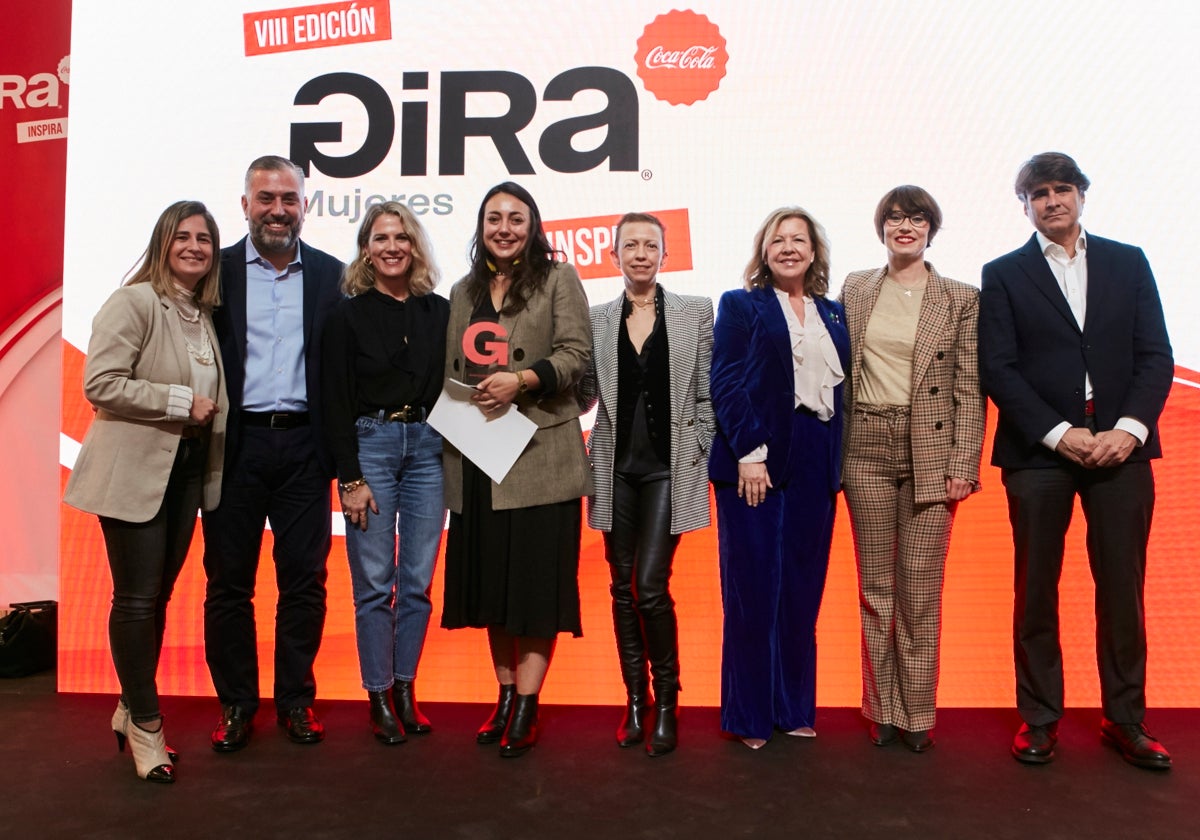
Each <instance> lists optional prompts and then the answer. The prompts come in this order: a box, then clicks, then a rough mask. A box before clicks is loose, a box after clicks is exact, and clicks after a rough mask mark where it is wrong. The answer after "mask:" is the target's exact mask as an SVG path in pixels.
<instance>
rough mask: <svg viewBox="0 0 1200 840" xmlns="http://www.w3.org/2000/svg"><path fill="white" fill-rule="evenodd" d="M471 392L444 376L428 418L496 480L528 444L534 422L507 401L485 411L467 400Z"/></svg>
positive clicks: (454, 380) (472, 392) (461, 450)
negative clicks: (496, 409)
mask: <svg viewBox="0 0 1200 840" xmlns="http://www.w3.org/2000/svg"><path fill="white" fill-rule="evenodd" d="M475 393H476V392H475V388H474V387H473V386H471V385H468V384H466V383H465V382H459V381H458V380H457V379H447V380H446V384H445V385H444V386H443V387H442V393H441V396H439V397H438V401H437V403H436V404H435V405H434V407H433V411H431V412H430V413H429V420H428V422H429V425H430V426H433V428H435V429H437V431H438V433H439V434H441V436H442V437H444V438H445V439H446V440H448V441H450V443H451V444H453V445H454V447H455V448H456V449H457V450H458V451H459V452H461V453H462V454H463V455H464V456H466V457H467V458H470V459H471V461H472V462H473V463H474V464H475V466H477V467H479V469H481V470H483V471H484V472H485V473H487V475H488V477H489V478H491V480H492V481H494V482H496V483H497V484H499V483H501V482H502V481H504V477H505V476H506V475H508V471H509V470H511V469H512V465H513V464H515V463H516V461H517V458H519V457H520V456H521V453H522V452H524V451H525V447H526V446H528V445H529V441H530V439H531V438H532V437H533V433H534V432H535V431H537V423H534V422H533V421H532V420H530V419H529V418H528V417H526V416H525V415H524V414H522V413H521V412H520V411H518V410H517V409H516V408H515V407H514V406H513V405H511V404H509V405H506V406H505V407H504V410H503V411H500V412H497V413H495V414H492V415H485V414H484V413H483V412H482V411H480V410H479V407H478V406H477V405H475V403H473V402H471V396H472V395H473V394H475Z"/></svg>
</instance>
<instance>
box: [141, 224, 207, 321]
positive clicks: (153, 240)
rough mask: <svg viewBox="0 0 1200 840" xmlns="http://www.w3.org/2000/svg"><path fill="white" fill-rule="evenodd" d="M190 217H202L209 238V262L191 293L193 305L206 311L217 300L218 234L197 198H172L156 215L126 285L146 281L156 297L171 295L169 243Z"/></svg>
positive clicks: (172, 285)
mask: <svg viewBox="0 0 1200 840" xmlns="http://www.w3.org/2000/svg"><path fill="white" fill-rule="evenodd" d="M192 216H201V217H203V218H204V224H205V226H206V227H207V228H208V235H209V236H210V237H212V247H213V255H212V263H211V264H210V265H209V267H208V273H207V274H205V275H204V277H203V278H201V280H200V282H199V283H197V284H196V288H195V291H193V293H192V294H193V296H194V298H195V300H196V305H197V306H199V307H200V308H201V309H203V310H205V311H206V312H211V311H212V310H213V307H215V306H217V305H218V304H220V302H221V280H220V278H221V233H220V231H219V230H217V221H216V219H214V218H213V217H212V213H209V212H208V208H207V207H205V206H204V205H203V204H202V203H200V202H199V201H176V202H175V203H174V204H172V205H171V206H169V207H168V208H167V209H166V210H163V211H162V214H161V215H160V216H159V217H158V221H157V222H155V223H154V230H153V231H152V232H151V233H150V244H149V245H147V246H146V250H145V251H143V252H142V256H141V257H140V258H139V260H138V265H137V266H136V267H135V268H134V269H133V270H132V271H131V272H130V273H129V275H128V278H127V279H126V280H125V285H126V286H132V285H134V284H135V283H149V284H150V288H152V289H154V291H155V292H157V293H158V295H159V296H160V297H168V298H169V297H172V296H173V295H175V294H176V291H175V276H174V275H173V274H172V273H171V267H170V259H171V242H172V241H174V239H175V232H176V231H177V230H179V226H180V225H181V224H183V222H184V220H185V219H190V218H191V217H192Z"/></svg>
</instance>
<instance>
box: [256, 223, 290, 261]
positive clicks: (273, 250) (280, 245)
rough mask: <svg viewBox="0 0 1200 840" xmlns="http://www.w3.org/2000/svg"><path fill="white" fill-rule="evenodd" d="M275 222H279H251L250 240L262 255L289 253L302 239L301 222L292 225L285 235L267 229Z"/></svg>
mask: <svg viewBox="0 0 1200 840" xmlns="http://www.w3.org/2000/svg"><path fill="white" fill-rule="evenodd" d="M273 221H278V220H276V219H266V220H264V221H261V222H255V221H251V222H250V240H251V241H252V242H253V243H254V247H255V249H256V250H257V251H258V252H259V253H260V254H285V253H288V252H290V251H291V250H292V249H293V248H295V247H296V241H297V240H298V239H300V224H299V222H296V223H294V224H292V225H290V226H289V227H288V229H287V231H286V232H284V233H275V232H274V231H271V230H269V229H268V228H267V225H268V224H269V223H270V222H273Z"/></svg>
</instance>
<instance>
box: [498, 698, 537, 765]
mask: <svg viewBox="0 0 1200 840" xmlns="http://www.w3.org/2000/svg"><path fill="white" fill-rule="evenodd" d="M537 739H538V696H537V695H536V694H518V695H517V697H516V701H515V702H514V703H513V712H512V717H511V718H509V721H508V729H506V730H504V737H503V738H501V739H500V755H501V756H503V757H504V758H516V757H517V756H519V755H525V753H527V752H529V750H530V748H532V747H533V745H534V744H536V743H537Z"/></svg>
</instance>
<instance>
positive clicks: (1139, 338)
mask: <svg viewBox="0 0 1200 840" xmlns="http://www.w3.org/2000/svg"><path fill="white" fill-rule="evenodd" d="M982 287H983V288H982V292H981V296H980V303H979V374H980V380H981V382H982V385H983V389H984V392H985V393H986V394H987V395H988V396H989V397H991V399H992V401H993V402H994V403H995V404H996V407H997V408H998V409H999V410H1000V419H999V425H998V427H997V429H996V440H995V445H994V446H993V448H992V463H993V464H994V465H996V466H998V467H1002V468H1007V469H1028V468H1034V469H1036V468H1043V469H1044V468H1049V467H1057V466H1062V465H1064V464H1065V463H1067V462H1066V459H1064V458H1063V457H1062V456H1060V455H1058V454H1057V453H1055V452H1051V451H1050V450H1049V449H1047V448H1046V447H1045V446H1044V445H1043V444H1042V443H1041V440H1042V438H1043V437H1045V436H1046V434H1047V433H1048V432H1050V430H1051V429H1053V428H1054V427H1055V426H1057V425H1058V424H1059V423H1061V422H1063V421H1064V420H1065V421H1066V422H1068V423H1070V424H1071V425H1072V426H1083V425H1084V422H1085V420H1084V405H1085V394H1084V375H1085V373H1086V374H1088V375H1090V376H1091V380H1092V396H1093V401H1094V403H1095V410H1096V417H1095V420H1096V428H1097V429H1098V430H1099V431H1105V430H1108V429H1112V428H1113V426H1115V425H1116V422H1117V420H1119V419H1120V418H1121V417H1133V418H1135V419H1137V420H1139V421H1141V422H1142V423H1143V424H1144V425H1145V426H1146V428H1148V429H1149V430H1150V435H1149V437H1148V438H1147V439H1146V443H1145V445H1144V446H1141V447H1138V448H1136V449H1135V450H1134V451H1133V454H1132V455H1130V457H1129V460H1130V461H1147V460H1149V459H1151V458H1158V457H1160V456H1161V455H1162V449H1161V447H1160V445H1159V440H1158V432H1157V428H1156V426H1157V423H1158V416H1159V414H1161V413H1162V409H1163V404H1164V403H1165V402H1166V399H1167V394H1168V393H1169V392H1170V390H1171V381H1172V378H1173V377H1174V373H1175V363H1174V359H1173V357H1172V355H1171V344H1170V341H1169V340H1168V338H1167V327H1166V323H1165V322H1164V320H1163V312H1162V304H1161V302H1160V301H1159V298H1158V287H1157V286H1156V285H1155V283H1154V275H1153V273H1152V272H1151V271H1150V264H1149V262H1147V260H1146V255H1145V254H1143V253H1142V250H1141V249H1140V248H1136V247H1134V246H1132V245H1125V244H1122V243H1120V242H1114V241H1112V240H1110V239H1102V238H1101V237H1099V236H1093V235H1092V234H1090V233H1089V234H1088V235H1087V311H1086V316H1085V323H1084V327H1083V329H1082V330H1081V329H1080V328H1079V325H1078V324H1077V323H1076V322H1075V317H1074V315H1072V314H1071V308H1070V306H1069V305H1068V304H1067V299H1066V296H1065V295H1063V293H1062V290H1061V289H1060V288H1059V285H1058V281H1057V280H1056V279H1055V278H1054V273H1053V272H1052V271H1051V270H1050V267H1049V266H1048V265H1047V264H1046V258H1045V257H1044V256H1043V255H1042V252H1041V249H1040V248H1039V247H1038V241H1037V236H1036V235H1034V236H1032V237H1030V239H1029V241H1028V242H1026V243H1025V245H1024V246H1022V247H1021V248H1018V249H1017V250H1015V251H1013V252H1012V253H1010V254H1005V255H1004V256H1003V257H1000V258H999V259H996V260H993V261H992V262H990V263H988V264H987V265H985V266H984V267H983V284H982Z"/></svg>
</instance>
